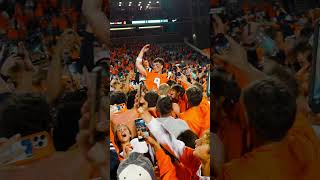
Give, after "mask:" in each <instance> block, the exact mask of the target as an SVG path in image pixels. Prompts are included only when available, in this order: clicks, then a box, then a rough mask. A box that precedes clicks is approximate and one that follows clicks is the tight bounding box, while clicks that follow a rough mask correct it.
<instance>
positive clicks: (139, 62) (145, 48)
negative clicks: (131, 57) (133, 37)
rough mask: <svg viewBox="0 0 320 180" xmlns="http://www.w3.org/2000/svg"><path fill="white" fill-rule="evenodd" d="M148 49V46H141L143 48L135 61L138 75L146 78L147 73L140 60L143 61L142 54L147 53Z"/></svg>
mask: <svg viewBox="0 0 320 180" xmlns="http://www.w3.org/2000/svg"><path fill="white" fill-rule="evenodd" d="M149 49H150V44H147V45H145V46H143V48H142V49H141V51H140V53H139V55H138V57H137V60H136V67H137V69H138V71H139V73H140V74H142V75H143V76H147V71H146V69H145V68H144V67H143V64H142V60H143V56H144V53H146V52H147V51H149Z"/></svg>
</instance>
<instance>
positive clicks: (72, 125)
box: [53, 91, 87, 151]
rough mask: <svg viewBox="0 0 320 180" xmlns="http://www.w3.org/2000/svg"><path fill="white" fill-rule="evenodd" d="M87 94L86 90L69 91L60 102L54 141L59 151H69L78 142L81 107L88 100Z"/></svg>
mask: <svg viewBox="0 0 320 180" xmlns="http://www.w3.org/2000/svg"><path fill="white" fill-rule="evenodd" d="M86 95H87V94H86V92H85V91H75V92H71V93H67V94H66V95H65V96H64V97H63V99H62V100H61V102H59V104H58V106H57V108H56V109H57V117H56V122H55V125H54V129H53V142H54V146H55V148H56V150H57V151H67V150H68V149H69V148H70V147H71V146H72V145H74V144H75V143H76V137H77V134H78V132H79V119H80V118H81V107H82V105H83V103H84V102H85V101H86Z"/></svg>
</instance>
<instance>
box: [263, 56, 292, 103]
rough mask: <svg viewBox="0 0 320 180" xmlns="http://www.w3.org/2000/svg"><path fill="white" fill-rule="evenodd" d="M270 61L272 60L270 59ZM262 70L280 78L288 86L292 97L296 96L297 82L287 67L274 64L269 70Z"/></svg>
mask: <svg viewBox="0 0 320 180" xmlns="http://www.w3.org/2000/svg"><path fill="white" fill-rule="evenodd" d="M270 62H273V61H272V60H270ZM264 72H265V73H266V74H267V75H269V76H273V77H276V78H278V79H279V80H281V81H282V82H283V83H285V84H286V85H287V86H288V89H289V90H290V91H291V93H292V95H293V96H294V97H297V96H298V83H297V80H296V78H295V76H294V74H293V72H292V71H291V70H290V69H289V68H287V67H283V66H281V65H279V64H274V65H273V67H271V68H270V69H269V70H264Z"/></svg>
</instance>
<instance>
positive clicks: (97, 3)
mask: <svg viewBox="0 0 320 180" xmlns="http://www.w3.org/2000/svg"><path fill="white" fill-rule="evenodd" d="M101 5H102V0H83V2H82V13H83V15H84V16H85V17H86V19H87V21H88V22H89V24H90V26H91V27H92V29H93V32H94V34H95V35H96V36H97V38H98V39H99V40H100V41H101V42H102V43H103V44H106V45H109V44H110V22H109V20H108V18H107V16H106V15H105V14H104V13H103V12H102V9H101Z"/></svg>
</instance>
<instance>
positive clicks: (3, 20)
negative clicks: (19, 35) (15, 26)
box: [0, 16, 9, 30]
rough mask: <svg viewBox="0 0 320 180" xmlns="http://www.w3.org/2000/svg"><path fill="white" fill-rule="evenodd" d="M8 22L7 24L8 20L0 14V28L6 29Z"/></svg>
mask: <svg viewBox="0 0 320 180" xmlns="http://www.w3.org/2000/svg"><path fill="white" fill-rule="evenodd" d="M8 24H9V22H8V20H7V19H6V18H4V17H3V16H0V29H2V30H7V28H8Z"/></svg>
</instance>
